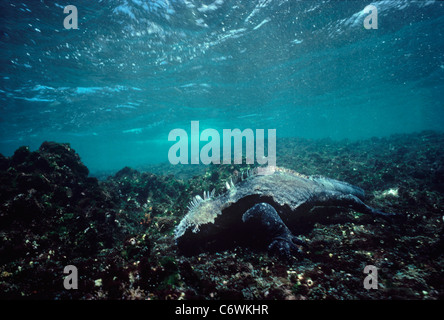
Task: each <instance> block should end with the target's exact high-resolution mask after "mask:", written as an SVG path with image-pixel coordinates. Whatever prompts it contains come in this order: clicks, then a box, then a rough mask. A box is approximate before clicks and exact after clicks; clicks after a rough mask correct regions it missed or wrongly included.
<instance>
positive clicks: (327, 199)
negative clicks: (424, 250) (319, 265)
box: [175, 168, 392, 257]
mask: <svg viewBox="0 0 444 320" xmlns="http://www.w3.org/2000/svg"><path fill="white" fill-rule="evenodd" d="M247 176H248V177H247V178H246V179H242V180H241V181H239V183H237V184H233V182H231V183H230V184H228V183H227V189H228V190H227V192H226V193H224V194H222V195H220V196H217V197H215V196H214V193H213V192H212V193H209V192H205V193H204V197H203V198H202V197H200V196H196V197H195V198H194V199H193V201H192V202H191V203H190V206H189V211H188V213H187V215H186V216H185V217H184V218H183V219H182V221H181V222H180V224H179V225H178V226H177V227H176V230H175V239H176V243H177V246H178V248H179V249H180V251H181V252H183V253H184V254H195V253H198V252H200V251H206V250H210V251H212V250H220V249H222V248H226V247H227V246H229V245H232V244H235V243H238V242H246V243H248V244H249V245H253V246H257V245H259V246H263V245H268V247H269V250H271V251H275V252H277V253H278V254H279V255H280V256H285V257H289V256H290V255H291V254H292V253H294V252H295V251H297V248H296V247H295V245H296V244H299V245H300V244H302V241H301V240H299V239H298V238H296V237H295V236H294V235H293V234H292V232H291V231H290V230H292V229H294V230H297V228H298V227H300V225H301V224H304V221H307V220H311V221H316V220H317V219H318V218H319V217H318V216H317V214H316V212H317V211H316V210H314V211H313V210H311V209H313V208H315V207H329V206H335V207H338V206H339V207H350V208H352V209H354V210H356V211H358V212H362V213H367V214H372V215H377V216H390V215H392V214H388V213H384V212H382V211H380V210H377V209H374V208H372V207H369V206H368V205H366V204H365V203H364V202H362V199H363V198H364V191H363V190H362V189H361V188H358V187H356V186H353V185H351V184H348V183H346V182H342V181H338V180H334V179H329V178H326V177H322V176H304V175H301V174H299V173H297V172H294V171H292V170H288V169H284V168H276V169H275V170H274V171H273V173H271V174H266V175H259V174H257V173H251V172H249V173H248V174H247Z"/></svg>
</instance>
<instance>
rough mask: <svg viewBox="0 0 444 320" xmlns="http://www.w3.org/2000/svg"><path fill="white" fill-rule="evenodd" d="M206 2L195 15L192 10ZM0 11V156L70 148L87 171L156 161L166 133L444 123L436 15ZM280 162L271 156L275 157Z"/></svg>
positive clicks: (390, 7) (263, 6)
mask: <svg viewBox="0 0 444 320" xmlns="http://www.w3.org/2000/svg"><path fill="white" fill-rule="evenodd" d="M202 3H204V4H202ZM368 4H370V2H369V1H341V2H338V1H283V0H276V1H269V0H258V1H234V0H215V1H203V2H202V1H194V0H170V1H168V0H158V1H139V0H137V1H136V0H119V1H117V0H110V1H96V2H91V1H84V0H82V1H76V3H75V5H76V7H77V9H78V19H79V21H78V26H79V29H78V30H73V29H71V30H67V29H65V28H64V25H63V21H64V19H65V17H66V16H67V14H64V13H63V8H64V6H63V5H62V4H61V3H57V2H51V1H44V2H40V1H39V2H38V1H24V2H6V1H3V2H1V8H0V12H1V13H0V19H1V20H0V21H1V33H0V48H1V49H0V50H1V53H2V54H1V58H0V59H1V68H0V99H1V103H0V108H1V113H0V123H1V125H0V153H2V154H4V155H7V156H9V155H11V154H12V153H13V152H14V150H15V149H17V148H18V147H19V146H21V145H29V146H30V147H31V149H36V148H38V146H39V145H40V144H41V143H42V142H43V141H45V140H52V141H58V142H69V143H71V146H72V147H73V148H74V149H75V150H76V151H77V152H78V153H79V154H80V156H81V158H82V161H83V162H84V163H85V164H86V165H87V167H88V168H89V169H90V170H91V172H92V173H94V172H98V171H104V170H119V169H121V168H122V167H124V166H133V167H140V166H143V165H146V164H149V163H159V162H164V161H167V160H168V159H167V157H168V149H169V147H170V146H171V145H172V142H169V141H168V133H169V132H170V131H171V130H172V129H175V128H183V129H185V130H186V131H188V132H189V131H190V122H191V121H192V120H198V121H200V128H201V130H203V129H205V128H214V129H216V130H219V131H220V132H221V131H222V129H234V128H240V129H245V128H251V129H253V130H254V129H259V128H260V129H267V128H270V129H276V130H277V137H278V138H282V137H302V138H314V139H318V138H331V139H344V138H347V139H352V140H354V139H363V138H370V137H373V136H377V137H383V136H387V135H391V134H396V133H410V132H416V131H421V130H430V129H432V130H442V127H443V122H444V120H443V119H444V107H443V106H444V97H443V94H442V92H444V82H443V80H444V54H443V52H444V50H443V49H444V37H443V34H442V32H443V31H442V30H443V29H444V3H442V2H440V1H407V0H399V1H394V0H393V1H392V0H381V1H376V2H374V3H373V4H375V5H376V7H377V9H378V29H375V30H373V29H371V30H367V29H366V28H364V26H363V22H364V19H365V17H366V14H364V13H363V9H364V8H365V6H366V5H368ZM277 158H278V159H279V154H277Z"/></svg>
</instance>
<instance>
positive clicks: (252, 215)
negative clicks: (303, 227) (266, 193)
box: [242, 203, 305, 259]
mask: <svg viewBox="0 0 444 320" xmlns="http://www.w3.org/2000/svg"><path fill="white" fill-rule="evenodd" d="M242 221H243V222H244V223H247V224H249V225H250V226H251V227H252V228H250V229H254V230H256V231H257V232H258V233H259V234H261V235H263V238H264V239H265V240H266V241H267V243H269V245H268V250H269V251H270V252H271V253H276V254H277V255H278V256H280V257H282V258H287V259H289V258H290V257H291V256H293V255H294V254H295V253H298V252H299V253H300V252H301V250H300V249H299V248H298V247H297V246H296V245H297V244H298V245H304V244H305V243H304V242H303V241H302V240H300V239H298V238H297V237H295V236H294V235H293V234H292V233H291V231H290V230H289V229H288V227H287V226H286V225H285V223H284V222H283V221H282V219H281V217H280V216H279V214H278V213H277V212H276V210H275V209H274V208H273V206H271V205H270V204H268V203H258V204H256V205H254V206H253V207H251V208H250V209H249V210H247V211H246V212H245V213H244V214H243V216H242Z"/></svg>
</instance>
